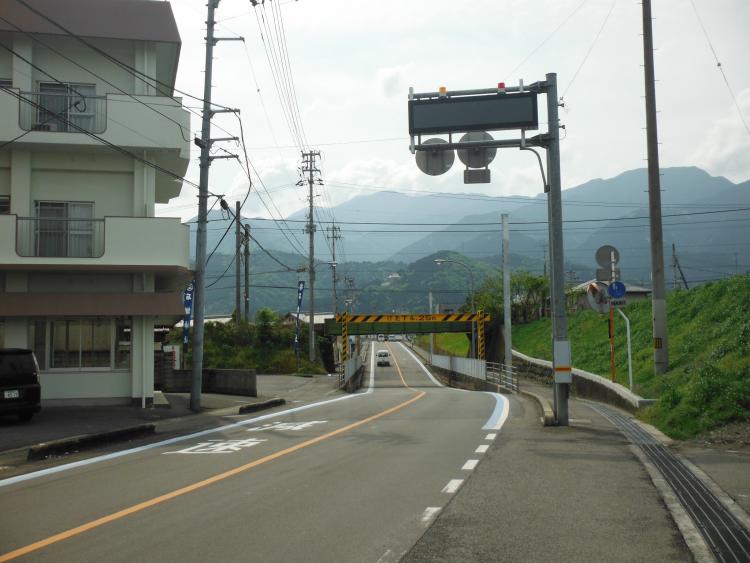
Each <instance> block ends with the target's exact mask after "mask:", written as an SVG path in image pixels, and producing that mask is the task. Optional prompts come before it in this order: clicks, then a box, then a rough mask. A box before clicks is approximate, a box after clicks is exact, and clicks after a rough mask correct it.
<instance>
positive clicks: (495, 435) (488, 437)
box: [484, 434, 497, 440]
mask: <svg viewBox="0 0 750 563" xmlns="http://www.w3.org/2000/svg"><path fill="white" fill-rule="evenodd" d="M495 438H497V434H487V436H485V438H484V439H485V440H494V439H495Z"/></svg>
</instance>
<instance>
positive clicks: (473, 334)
mask: <svg viewBox="0 0 750 563" xmlns="http://www.w3.org/2000/svg"><path fill="white" fill-rule="evenodd" d="M434 262H435V264H437V265H438V266H440V264H446V263H451V264H458V265H459V266H463V267H464V268H466V271H467V272H469V282H470V284H471V312H472V314H475V313H476V308H475V307H474V273H473V272H472V271H471V268H469V267H468V266H467V265H466V264H464V263H463V262H459V261H458V260H449V259H448V258H435V260H434ZM475 337H476V332H475V327H474V321H471V346H470V356H471V357H472V359H473V358H474V342H475V340H476V338H475Z"/></svg>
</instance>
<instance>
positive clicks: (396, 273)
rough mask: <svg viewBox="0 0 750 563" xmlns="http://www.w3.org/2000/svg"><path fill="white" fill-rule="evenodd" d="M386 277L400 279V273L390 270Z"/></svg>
mask: <svg viewBox="0 0 750 563" xmlns="http://www.w3.org/2000/svg"><path fill="white" fill-rule="evenodd" d="M388 279H389V280H399V279H401V274H399V273H398V272H391V273H390V274H388Z"/></svg>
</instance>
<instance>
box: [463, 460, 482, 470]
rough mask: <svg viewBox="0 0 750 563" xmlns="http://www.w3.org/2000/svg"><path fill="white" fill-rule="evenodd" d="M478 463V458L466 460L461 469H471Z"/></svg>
mask: <svg viewBox="0 0 750 563" xmlns="http://www.w3.org/2000/svg"><path fill="white" fill-rule="evenodd" d="M478 463H479V460H478V459H469V460H466V463H464V466H463V467H462V468H461V469H464V470H466V471H471V470H473V469H474V468H475V467H476V466H477V464H478Z"/></svg>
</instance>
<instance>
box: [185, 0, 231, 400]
mask: <svg viewBox="0 0 750 563" xmlns="http://www.w3.org/2000/svg"><path fill="white" fill-rule="evenodd" d="M218 6H219V0H208V16H207V18H206V66H205V76H204V83H203V122H202V125H201V138H200V139H195V144H196V145H198V146H199V147H200V149H201V155H200V181H199V187H198V229H197V234H196V242H195V296H194V298H193V299H194V301H193V305H194V307H195V309H194V310H193V365H192V381H191V385H190V409H191V410H193V411H196V412H198V411H200V410H201V387H202V385H203V328H204V327H203V321H204V318H205V304H206V300H205V293H206V234H207V233H206V223H207V220H208V171H209V168H210V166H211V161H212V160H214V159H216V158H237V156H236V155H223V156H211V154H210V150H211V144H212V143H213V142H214V141H218V140H219V139H211V118H212V117H213V115H214V114H216V113H225V112H232V113H237V112H239V110H232V109H221V110H213V109H211V77H212V76H213V53H214V46H215V45H216V43H218V42H219V41H227V40H230V41H231V40H235V41H244V40H243V39H242V38H241V37H236V38H223V37H222V38H219V37H214V25H215V24H216V22H215V21H214V12H215V10H216V8H217V7H218ZM234 139H236V137H235V138H234Z"/></svg>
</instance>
